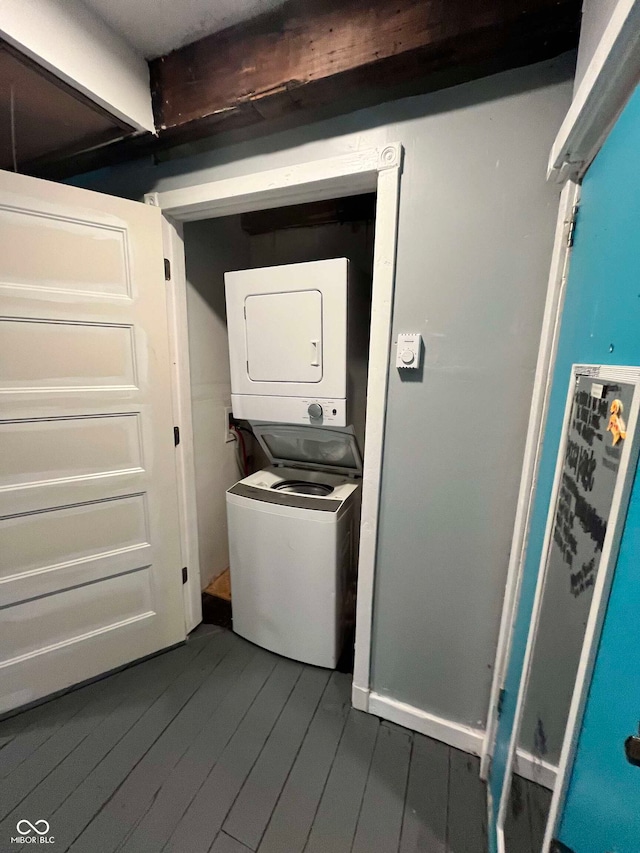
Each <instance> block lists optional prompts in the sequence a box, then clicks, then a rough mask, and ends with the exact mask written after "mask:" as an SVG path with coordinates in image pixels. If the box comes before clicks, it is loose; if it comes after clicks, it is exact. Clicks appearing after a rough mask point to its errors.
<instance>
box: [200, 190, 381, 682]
mask: <svg viewBox="0 0 640 853" xmlns="http://www.w3.org/2000/svg"><path fill="white" fill-rule="evenodd" d="M375 210H376V193H366V194H360V195H355V196H348V197H342V198H333V199H327V200H322V201H315V202H310V203H305V204H296V205H289V206H284V207H278V208H275V209H270V210H259V211H252V212H248V213H241V214H234V215H231V216H226V217H217V218H212V219H203V220H198V221H193V222H185V223H184V250H185V263H186V299H187V325H188V346H189V361H190V385H191V389H190V390H191V401H192V403H191V405H192V423H193V455H194V468H195V491H196V514H197V529H198V543H199V557H200V572H201V587H202V601H203V618H204V620H205V621H208V622H214V623H216V624H221V625H223V626H224V627H232V626H233V627H234V629H235V630H237V631H238V633H240V634H241V635H243V636H245V637H247V638H248V639H250V640H253V641H254V642H256V643H257V644H258V645H264V646H265V647H266V648H270V649H271V650H272V651H276V652H278V653H281V654H284V655H285V656H289V657H293V658H296V659H303V660H305V662H308V663H316V664H317V665H321V666H322V665H325V666H332V667H335V668H338V669H340V670H341V671H347V672H352V671H353V654H354V628H355V602H356V582H357V563H358V548H359V533H360V508H361V478H362V463H363V459H364V457H365V454H366V447H365V441H364V437H365V420H366V403H367V366H368V351H369V332H370V321H371V282H372V275H373V258H374V227H375ZM225 290H226V295H225ZM341 300H344V305H343V306H342V307H341ZM341 310H343V311H344V313H345V315H346V316H345V318H344V320H345V322H344V326H343V325H341V322H342V321H341V319H340V316H339V315H340V312H341ZM343 332H344V334H343ZM341 370H342V371H343V372H344V378H345V383H346V385H345V391H344V394H343V395H342V396H340V393H335V392H336V386H335V384H334V385H332V386H330V385H327V384H326V383H327V382H328V380H330V379H332V378H333V379H334V380H335V378H336V377H335V376H334V374H339V373H340V371H341ZM241 374H243V375H242V376H241ZM239 377H240V378H239ZM338 378H339V377H338ZM241 380H242V381H241ZM242 382H244V385H243V384H242ZM232 386H233V387H232ZM325 388H326V389H327V392H326V393H325V390H324V389H325ZM339 390H340V389H339V388H338V392H339ZM232 391H233V394H234V397H233V400H232ZM236 392H241V393H240V394H237V393H236ZM343 400H344V403H343ZM247 406H248V407H249V408H247ZM256 406H257V408H256ZM256 415H257V416H256ZM234 608H235V613H234Z"/></svg>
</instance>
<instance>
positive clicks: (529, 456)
mask: <svg viewBox="0 0 640 853" xmlns="http://www.w3.org/2000/svg"><path fill="white" fill-rule="evenodd" d="M579 195H580V188H579V187H578V185H577V184H574V183H571V182H568V183H567V184H566V185H565V186H564V187H563V189H562V192H561V194H560V205H559V208H558V219H557V222H556V232H555V239H554V244H553V253H552V256H551V268H550V270H549V283H548V286H547V298H546V303H545V309H544V316H543V320H542V332H541V334H540V347H539V350H538V361H537V364H536V374H535V379H534V383H533V394H532V398H531V411H530V413H529V425H528V427H527V438H526V441H525V449H524V458H523V462H522V473H521V477H520V488H519V491H518V500H517V504H516V517H515V521H514V527H513V537H512V540H511V551H510V554H509V566H508V569H507V579H506V583H505V592H504V599H503V605H502V616H501V620H500V631H499V634H498V646H497V649H496V659H495V663H494V667H493V680H492V684H491V693H490V697H489V709H488V711H487V728H486V733H485V741H484V744H483V748H482V760H481V762H480V777H481V778H482V779H485V780H486V779H487V778H488V774H489V767H490V764H491V756H492V755H493V750H494V747H495V738H496V734H497V731H498V702H499V699H500V691H501V690H502V688H503V687H504V684H505V680H506V677H507V670H508V667H509V660H510V657H511V646H512V643H513V629H514V627H515V623H516V617H517V611H518V604H519V603H520V587H521V583H522V572H523V570H524V562H525V558H526V549H527V541H528V538H529V525H530V523H531V513H532V512H533V501H534V497H535V489H536V485H537V481H538V466H539V463H540V455H541V452H542V441H543V438H544V430H545V426H546V419H547V410H548V407H549V395H550V393H551V384H552V380H553V371H554V368H555V362H556V352H557V348H558V338H559V333H560V320H561V316H562V308H563V305H564V294H565V290H566V282H567V276H568V271H569V260H570V254H571V253H570V248H569V246H568V235H569V228H570V222H571V216H572V212H573V209H574V207H575V205H576V204H577V202H578V199H579Z"/></svg>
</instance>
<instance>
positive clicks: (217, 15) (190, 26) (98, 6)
mask: <svg viewBox="0 0 640 853" xmlns="http://www.w3.org/2000/svg"><path fill="white" fill-rule="evenodd" d="M84 3H85V5H86V6H89V7H90V8H92V9H93V10H94V11H95V12H97V13H98V15H100V17H101V18H103V20H105V21H106V22H107V23H108V24H109V25H110V26H111V27H112V29H114V30H116V31H117V32H118V33H119V34H120V35H121V36H123V37H124V38H125V39H126V40H127V41H128V42H129V44H130V45H131V46H132V47H133V48H135V49H136V50H137V51H138V52H139V53H142V54H143V55H144V57H145V58H146V59H153V58H154V57H156V56H162V55H163V54H165V53H169V52H170V51H171V50H175V49H176V48H178V47H182V45H185V44H189V43H190V42H192V41H196V40H197V39H199V38H202V36H206V35H209V34H210V33H215V32H218V30H223V29H224V28H225V27H229V26H231V25H232V24H237V23H239V22H240V21H246V20H247V19H248V18H253V17H255V16H256V15H259V14H260V13H261V12H266V11H268V10H269V9H274V8H276V7H277V6H282V4H283V3H284V0H84Z"/></svg>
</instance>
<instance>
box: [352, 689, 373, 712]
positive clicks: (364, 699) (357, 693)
mask: <svg viewBox="0 0 640 853" xmlns="http://www.w3.org/2000/svg"><path fill="white" fill-rule="evenodd" d="M351 704H352V705H353V707H354V708H355V709H356V711H368V710H369V690H368V688H366V687H358V685H357V684H352V685H351Z"/></svg>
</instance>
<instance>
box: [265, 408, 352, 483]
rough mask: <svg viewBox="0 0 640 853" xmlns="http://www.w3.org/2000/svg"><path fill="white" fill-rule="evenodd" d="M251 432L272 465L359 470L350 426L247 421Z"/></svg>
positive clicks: (336, 471) (346, 470)
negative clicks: (311, 425) (329, 427)
mask: <svg viewBox="0 0 640 853" xmlns="http://www.w3.org/2000/svg"><path fill="white" fill-rule="evenodd" d="M251 426H252V428H253V433H254V435H255V437H256V438H257V439H258V441H259V442H260V446H261V447H262V449H263V450H264V452H265V453H266V454H267V456H268V457H269V461H270V462H271V464H272V465H288V466H289V467H291V468H308V469H310V470H312V471H332V472H334V473H337V474H352V475H354V476H357V475H360V474H362V459H361V458H360V451H359V450H358V443H357V441H356V437H355V435H354V432H353V427H345V428H344V429H324V428H322V427H308V426H297V425H295V424H268V423H257V422H255V421H251Z"/></svg>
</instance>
